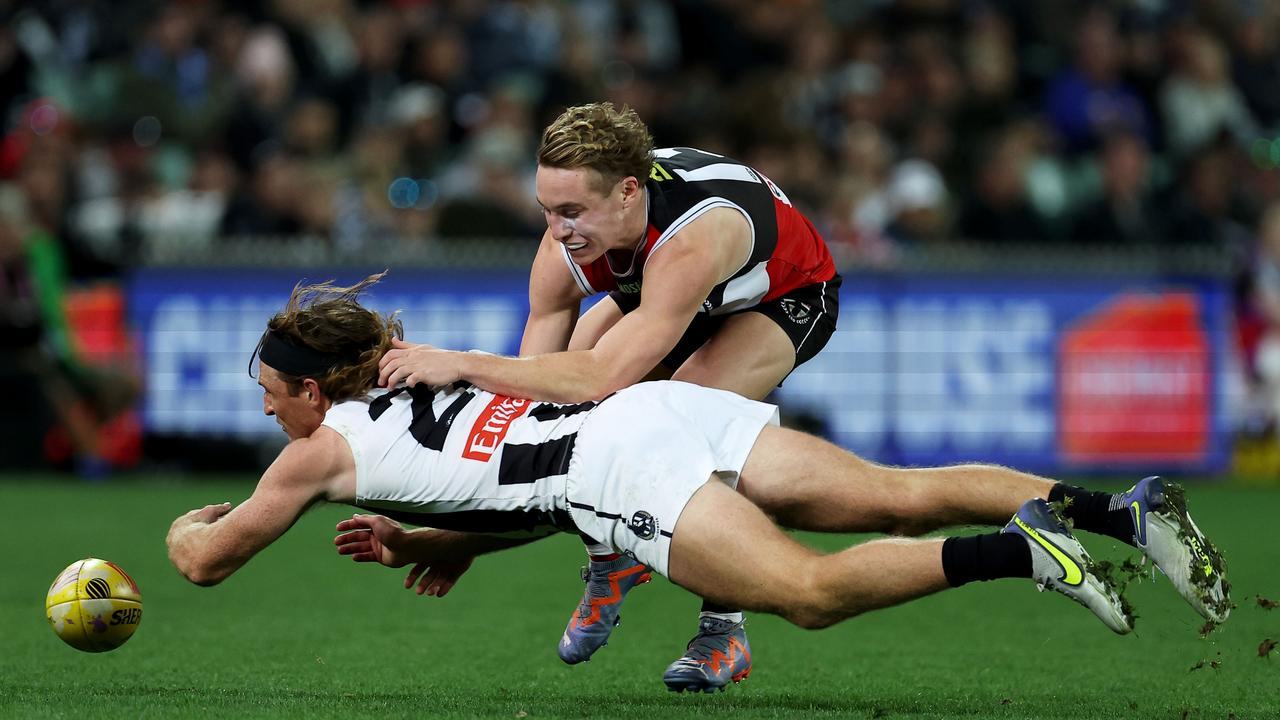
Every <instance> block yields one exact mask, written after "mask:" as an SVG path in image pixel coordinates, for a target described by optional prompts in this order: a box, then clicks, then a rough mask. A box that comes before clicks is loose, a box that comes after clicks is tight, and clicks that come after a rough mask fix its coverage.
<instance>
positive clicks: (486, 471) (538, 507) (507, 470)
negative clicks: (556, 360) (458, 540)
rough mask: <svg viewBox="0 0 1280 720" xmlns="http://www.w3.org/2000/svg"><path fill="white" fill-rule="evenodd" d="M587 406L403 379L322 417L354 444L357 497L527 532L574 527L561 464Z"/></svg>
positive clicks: (443, 519) (381, 508)
mask: <svg viewBox="0 0 1280 720" xmlns="http://www.w3.org/2000/svg"><path fill="white" fill-rule="evenodd" d="M593 406H594V403H582V404H580V405H557V404H554V403H540V402H535V401H531V400H525V399H522V398H509V397H506V396H502V395H494V394H493V393H489V392H485V391H483V390H480V389H478V388H475V387H473V386H471V385H469V384H467V383H456V384H454V385H453V386H450V387H449V388H445V389H442V390H440V391H437V392H433V391H431V390H430V389H428V388H427V387H426V386H423V385H418V386H414V387H406V386H400V387H397V388H395V389H393V390H375V391H374V392H372V393H370V395H369V396H367V397H366V398H364V399H361V400H352V401H347V402H343V403H338V404H337V405H334V406H333V407H332V408H330V410H329V412H328V414H327V415H326V416H325V420H324V424H325V425H327V426H329V427H331V428H333V429H334V430H336V431H337V432H338V433H339V434H341V435H343V437H345V438H346V440H347V443H348V445H349V446H350V448H351V452H352V455H353V457H354V459H355V466H356V500H355V503H354V504H355V505H357V506H359V507H362V508H367V509H370V510H376V511H378V512H381V513H383V514H385V515H388V516H390V517H394V518H397V519H400V520H405V521H407V522H411V523H414V524H418V525H431V526H432V527H439V528H447V529H455V530H465V531H471V532H491V533H499V532H503V533H505V532H517V531H525V532H530V531H542V530H546V529H566V528H571V527H572V525H571V524H569V523H567V522H565V521H564V518H565V516H564V514H563V507H562V504H563V498H564V483H565V473H566V472H567V471H568V467H569V458H570V457H571V455H572V451H573V444H574V441H575V439H576V437H577V430H578V428H579V427H580V426H581V424H582V421H583V420H584V419H585V418H586V416H587V412H586V411H587V410H589V409H590V408H591V407H593Z"/></svg>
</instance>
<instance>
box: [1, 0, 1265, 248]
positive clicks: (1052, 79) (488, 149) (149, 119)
mask: <svg viewBox="0 0 1280 720" xmlns="http://www.w3.org/2000/svg"><path fill="white" fill-rule="evenodd" d="M1277 89H1280V5H1277V4H1275V3H1268V2H1262V1H1260V0H1200V1H1198V2H1197V1H1195V0H1115V1H1114V2H1083V3H1061V2H1027V1H1024V0H896V1H894V0H779V1H777V2H755V1H753V0H644V1H642V0H386V1H383V2H371V1H368V0H365V1H360V0H266V1H265V2H243V1H238V0H222V1H218V0H168V1H167V2H166V1H164V0H152V1H149V2H140V1H133V2H119V3H98V2H90V1H89V0H43V1H37V2H15V1H14V0H9V2H0V100H2V101H3V102H4V110H5V115H4V119H5V126H4V129H5V133H6V134H5V137H4V141H3V146H2V147H0V182H3V183H13V184H16V185H17V186H18V187H19V188H20V189H21V190H22V192H23V194H24V195H25V198H26V205H27V210H28V212H29V214H30V215H31V216H32V217H34V218H35V219H36V221H38V222H39V223H40V224H41V225H42V226H44V227H45V228H46V229H48V230H49V231H50V232H53V233H54V234H56V235H58V236H59V237H61V238H64V242H65V243H67V244H68V247H69V249H70V250H72V251H73V252H72V259H73V261H74V268H73V269H74V271H75V272H76V273H93V272H96V271H105V270H109V269H110V268H111V267H119V266H128V265H129V264H130V263H131V262H134V261H135V260H136V259H137V257H138V254H139V252H140V251H141V250H143V249H145V248H146V247H147V246H148V245H154V244H166V243H167V244H177V245H179V246H183V244H195V245H208V244H209V243H216V242H217V238H220V237H226V236H236V235H276V236H291V235H311V236H314V237H320V238H323V239H325V240H326V241H327V242H329V243H331V244H332V246H333V247H335V248H337V249H341V250H345V251H350V252H362V251H366V250H368V249H370V248H387V247H389V248H391V249H392V250H394V248H395V247H396V246H397V244H403V243H416V242H424V241H429V240H435V239H441V238H445V239H448V238H465V237H477V236H512V237H519V236H530V237H532V236H536V235H537V234H538V233H539V232H540V216H539V214H538V212H537V206H536V203H535V201H534V198H533V193H532V192H531V182H530V178H531V174H532V171H533V155H534V149H535V147H536V144H537V141H538V136H539V132H540V130H541V128H542V127H543V126H544V125H545V124H546V123H547V122H548V121H549V120H550V119H551V118H553V117H554V116H555V115H556V114H557V113H558V112H559V111H560V110H561V109H563V108H564V107H565V106H567V105H570V104H575V103H579V102H585V101H594V100H599V99H609V100H612V101H614V102H615V103H619V104H626V105H630V106H631V107H633V108H635V109H636V110H637V111H638V112H639V113H640V115H641V116H642V117H643V118H645V119H646V120H647V122H649V123H650V125H651V127H652V129H653V132H654V135H655V137H656V139H657V142H658V144H659V145H693V146H696V147H700V148H703V149H707V150H712V151H720V152H724V153H727V154H730V155H733V156H735V157H739V158H740V159H743V160H745V161H747V162H749V163H752V164H754V165H755V166H757V167H758V168H759V169H761V170H762V171H764V172H765V174H767V175H769V176H770V177H771V178H772V179H774V180H775V182H777V183H778V184H779V185H781V186H782V187H784V188H786V190H787V192H788V194H789V195H790V196H791V197H792V198H793V199H795V200H796V201H797V202H798V204H800V205H801V206H802V207H803V208H804V209H805V210H806V211H807V212H808V213H809V214H810V216H811V217H812V218H813V219H814V221H815V223H816V224H818V226H819V227H820V228H822V229H823V230H824V231H825V234H826V235H827V237H828V239H829V240H830V241H831V242H832V243H833V244H834V245H837V246H840V247H842V248H843V249H845V250H846V251H848V252H846V253H845V255H844V257H852V258H855V259H857V260H861V261H865V262H868V263H872V264H885V263H892V262H893V258H894V257H895V252H896V251H897V249H899V248H902V247H910V246H912V245H918V244H922V243H945V242H948V241H950V240H953V239H965V240H972V241H977V242H985V243H1043V242H1054V243H1071V244H1089V245H1100V246H1106V245H1115V244H1160V243H1170V244H1180V245H1203V246H1207V247H1221V248H1223V249H1224V250H1226V251H1228V252H1233V253H1247V252H1250V251H1251V248H1252V246H1253V243H1252V234H1253V233H1252V231H1251V229H1252V228H1254V227H1256V222H1257V220H1258V219H1259V218H1260V217H1261V216H1262V214H1263V211H1264V209H1265V208H1266V206H1267V205H1268V204H1269V203H1271V202H1273V201H1274V200H1275V199H1276V198H1277V197H1280V182H1278V181H1277V178H1278V177H1280V175H1278V174H1277V172H1276V167H1277V165H1278V164H1280V139H1278V138H1277V137H1276V136H1277V135H1280V92H1277Z"/></svg>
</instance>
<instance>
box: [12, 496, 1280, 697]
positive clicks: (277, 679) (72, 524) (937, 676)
mask: <svg viewBox="0 0 1280 720" xmlns="http://www.w3.org/2000/svg"><path fill="white" fill-rule="evenodd" d="M250 489H251V485H250V484H249V483H248V482H247V481H244V480H228V479H224V480H211V479H207V478H198V479H191V480H188V481H179V480H177V479H176V478H171V479H167V480H163V481H162V480H157V479H150V480H125V481H112V482H109V483H105V484H100V485H86V484H82V483H80V482H78V481H74V480H68V479H63V478H56V477H47V478H26V479H24V478H16V477H8V478H0V498H3V499H4V508H5V509H6V511H7V512H8V513H9V514H10V519H9V521H8V522H7V528H8V530H7V532H6V533H5V538H6V543H5V545H6V547H7V550H8V553H7V554H8V562H7V563H6V567H5V570H4V572H3V573H2V574H0V619H2V621H3V624H2V625H0V627H3V634H2V635H0V718H24V717H75V718H84V717H98V716H102V717H130V718H132V717H164V718H169V717H184V718H185V717H218V718H225V717H235V718H240V717H290V718H293V717H408V716H413V717H449V718H453V717H459V718H460V717H497V718H523V717H529V718H576V717H609V718H630V717H641V718H682V717H689V718H693V717H706V716H707V715H709V714H711V713H716V714H719V713H726V714H732V716H733V717H734V718H735V719H736V718H756V717H776V718H802V717H803V718H823V717H854V718H899V717H900V718H952V717H964V718H987V717H992V718H1115V717H1134V718H1224V719H1225V718H1229V717H1236V718H1241V719H1244V718H1275V717H1280V705H1278V704H1277V703H1278V702H1280V701H1278V700H1277V698H1278V697H1280V650H1277V651H1276V652H1275V653H1272V657H1269V658H1261V657H1259V656H1258V649H1259V644H1260V643H1262V642H1263V640H1264V639H1267V638H1272V639H1280V610H1274V611H1267V610H1264V609H1262V608H1260V607H1259V605H1258V603H1257V601H1256V599H1255V596H1257V595H1262V596H1264V597H1267V598H1274V599H1280V577H1278V576H1277V573H1276V560H1277V558H1278V557H1280V552H1278V551H1277V546H1276V543H1275V541H1274V536H1272V535H1271V534H1270V532H1269V531H1270V529H1271V528H1273V527H1274V523H1275V518H1276V516H1277V514H1278V513H1280V491H1276V490H1266V489H1248V488H1239V487H1230V486H1219V485H1209V484H1206V485H1195V486H1194V487H1192V489H1191V491H1190V498H1191V502H1192V509H1193V512H1194V514H1195V515H1196V518H1197V521H1198V522H1199V524H1200V525H1201V526H1202V527H1203V528H1204V529H1205V530H1206V532H1208V533H1209V535H1210V537H1212V538H1213V539H1214V540H1215V541H1216V542H1217V543H1218V545H1219V546H1220V547H1221V548H1222V549H1223V551H1224V552H1225V553H1226V555H1227V558H1228V561H1229V563H1230V577H1231V580H1232V581H1233V583H1234V587H1235V590H1234V598H1235V600H1236V602H1237V603H1239V607H1238V608H1237V609H1236V611H1235V612H1234V614H1233V615H1232V617H1231V619H1230V620H1229V621H1228V622H1227V623H1226V624H1225V625H1224V626H1223V627H1221V628H1220V629H1218V630H1217V631H1216V632H1213V633H1212V634H1210V635H1209V637H1208V638H1207V639H1202V638H1201V637H1200V635H1199V629H1200V626H1201V623H1200V621H1199V620H1198V619H1197V616H1196V615H1195V614H1194V613H1193V612H1192V611H1191V609H1190V608H1188V607H1187V606H1186V605H1185V604H1184V603H1183V602H1182V600H1181V599H1180V598H1178V597H1177V596H1176V595H1175V594H1174V592H1173V591H1172V589H1171V588H1170V587H1169V586H1168V585H1167V584H1166V583H1165V582H1164V580H1163V578H1160V579H1158V580H1155V581H1154V582H1153V581H1150V580H1147V581H1144V582H1142V583H1140V584H1137V585H1135V586H1131V587H1130V590H1129V592H1128V595H1129V597H1130V599H1131V600H1132V602H1133V604H1134V605H1135V607H1136V609H1137V612H1138V613H1139V615H1140V619H1139V620H1138V624H1137V629H1136V631H1135V633H1134V634H1133V635H1131V636H1127V637H1118V636H1115V635H1112V634H1111V633H1110V632H1108V631H1107V630H1106V629H1105V628H1104V627H1103V626H1102V625H1101V623H1099V622H1098V621H1097V620H1095V619H1094V618H1093V616H1092V615H1090V614H1089V613H1088V612H1087V611H1086V610H1084V609H1083V608H1081V607H1079V606H1077V605H1075V604H1073V603H1071V602H1070V601H1069V600H1067V599H1066V598H1064V597H1061V596H1059V595H1056V594H1053V593H1046V594H1038V593H1036V592H1035V589H1034V586H1032V585H1031V584H1030V583H1029V582H1023V581H1014V580H1004V581H997V582H994V583H986V584H982V585H980V586H969V587H965V588H961V589H959V590H955V591H950V592H947V593H942V594H940V595H937V596H934V597H930V598H926V599H924V600H921V601H918V602H915V603H912V604H910V605H908V606H906V607H901V608H895V609H891V610H886V611H880V612H876V613H873V614H870V615H867V616H864V617H861V618H856V619H854V620H851V621H848V622H845V623H843V624H841V625H838V626H836V627H834V628H831V629H828V630H823V631H820V632H808V631H803V630H799V629H796V628H794V627H791V626H789V625H787V624H786V623H784V622H782V621H780V620H778V619H776V618H772V617H764V616H753V617H752V618H751V620H750V621H749V628H750V638H751V643H752V650H753V653H754V658H755V669H754V672H753V675H752V676H751V678H749V679H748V680H747V681H746V682H744V683H742V684H741V685H739V686H735V687H731V688H730V689H729V691H728V692H725V693H723V694H715V695H691V694H683V695H676V694H674V693H669V692H667V691H666V689H665V687H664V686H663V685H662V682H661V674H662V671H663V669H664V668H665V666H666V664H667V663H668V662H670V661H671V660H672V659H674V658H675V656H676V655H677V654H678V652H677V651H678V650H681V649H683V647H684V643H685V642H686V641H687V639H688V637H689V635H690V634H691V633H692V631H693V629H694V624H695V616H696V610H697V606H698V603H697V601H696V600H695V599H694V598H692V597H690V596H688V595H687V594H685V593H684V592H683V591H681V590H680V589H678V588H676V587H674V586H672V585H670V584H668V583H666V582H665V581H664V580H660V579H659V580H657V581H655V582H654V583H652V584H650V585H648V586H644V587H641V588H639V589H638V590H636V591H635V592H634V593H633V594H632V595H631V596H630V598H629V600H628V603H627V607H626V609H625V611H624V613H623V618H624V622H623V624H622V625H621V626H620V627H619V628H618V630H617V631H616V633H615V635H614V638H613V641H612V642H611V643H610V645H609V647H607V648H605V649H604V650H602V651H601V652H600V653H599V654H598V655H597V656H596V658H595V659H594V660H592V661H591V662H590V663H587V664H584V665H581V666H577V667H567V666H565V665H562V664H561V662H560V661H559V659H557V657H556V654H555V644H556V642H557V640H558V639H559V636H560V633H561V631H562V629H563V627H564V623H565V621H566V620H567V618H568V614H569V612H570V610H571V609H572V607H573V605H574V602H575V601H576V599H577V597H578V595H579V593H580V592H581V587H582V586H581V581H580V580H578V577H577V569H578V566H579V565H580V564H581V561H582V557H581V549H580V547H579V546H578V544H577V543H576V541H575V540H574V539H572V538H569V537H557V538H552V539H549V540H545V541H543V542H540V543H536V544H534V545H531V546H527V547H524V548H521V549H519V550H516V551H513V552H509V553H506V554H505V555H494V556H489V557H486V558H483V559H482V560H481V561H480V562H478V563H477V564H476V566H475V567H473V568H472V570H471V572H470V573H469V574H468V575H467V576H465V577H464V578H463V580H462V582H460V583H459V585H458V587H457V588H456V589H455V590H454V591H453V593H451V594H450V595H449V596H448V597H445V598H442V599H436V598H424V597H417V596H415V595H413V594H412V593H409V592H407V591H405V590H402V589H401V588H400V583H401V580H402V577H403V576H402V573H401V571H398V570H395V571H393V570H386V569H383V568H377V567H370V566H367V565H355V564H354V563H351V562H350V561H349V560H347V559H346V558H340V557H339V556H338V555H337V554H336V553H334V552H333V549H332V537H333V535H334V533H333V532H332V529H333V525H334V523H335V522H336V521H337V520H338V519H340V518H341V517H343V516H344V515H346V514H347V513H349V512H350V511H349V510H348V509H347V508H345V507H340V506H326V507H322V508H319V509H318V510H315V511H313V512H311V513H309V514H308V515H306V516H305V517H304V518H303V519H302V520H301V521H299V523H298V524H297V526H295V527H294V528H293V529H292V530H291V531H290V532H289V533H288V534H287V535H286V536H285V537H284V538H282V539H281V540H280V541H279V542H278V543H277V544H276V545H274V546H273V547H271V548H269V549H268V550H267V551H266V552H264V553H263V554H262V555H260V556H259V557H257V558H255V559H254V560H253V561H252V562H251V563H250V564H249V565H248V566H247V567H246V568H244V569H243V570H241V571H240V572H239V573H238V574H237V575H235V576H234V577H232V578H231V579H230V580H228V581H227V582H225V583H224V584H223V585H221V586H218V587H215V588H199V587H195V586H193V585H189V584H187V583H186V582H185V581H184V580H182V578H181V577H180V576H179V575H178V574H177V572H176V571H174V570H173V569H172V568H171V567H170V565H169V563H168V560H167V558H166V556H165V548H164V536H165V532H166V530H167V529H168V526H169V522H170V521H171V520H172V518H173V517H175V516H176V515H178V514H180V513H182V512H184V511H186V510H188V509H190V508H193V507H196V506H199V505H203V504H205V503H209V502H218V501H222V500H232V501H239V500H240V499H242V498H244V497H245V496H246V495H247V494H248V492H249V490H250ZM800 539H802V540H804V541H805V542H810V543H813V544H816V545H819V546H821V547H826V548H836V547H839V546H841V545H842V544H844V543H848V542H850V541H851V538H847V537H830V536H828V537H819V536H809V535H805V536H801V538H800ZM1083 539H1084V542H1085V544H1086V545H1087V546H1088V547H1089V548H1090V550H1091V551H1092V552H1093V554H1094V555H1095V557H1106V558H1111V559H1117V560H1118V559H1120V558H1121V557H1123V556H1124V553H1123V552H1122V551H1121V549H1120V548H1119V547H1118V546H1117V543H1115V542H1113V541H1110V540H1108V539H1106V538H1099V537H1095V536H1086V537H1084V538H1083ZM90 556H96V557H102V558H107V559H110V560H114V561H115V562H117V563H119V564H120V565H122V566H123V567H124V568H125V569H126V570H128V571H129V572H130V573H131V574H132V575H133V577H134V578H135V579H136V580H137V581H138V583H139V585H141V587H142V592H143V598H144V606H145V610H144V616H143V622H142V624H141V626H140V628H139V630H138V633H137V635H136V636H134V638H133V639H132V640H131V641H130V642H129V643H128V644H127V645H125V646H124V647H123V648H121V649H119V650H116V651H114V652H111V653H104V654H98V655H92V654H86V653H81V652H77V651H75V650H73V649H71V648H70V647H68V646H66V645H64V644H63V643H62V642H61V641H59V640H58V638H57V637H56V636H54V634H53V633H52V631H51V630H50V629H49V628H48V626H47V624H46V622H45V620H44V615H43V608H42V603H43V599H44V594H45V591H46V589H47V588H48V585H49V583H50V582H51V581H52V580H53V577H54V576H55V575H56V574H57V573H58V571H60V570H61V569H62V568H63V567H64V566H66V565H67V564H68V563H70V562H72V561H74V560H76V559H79V558H82V557H90ZM1202 661H1203V667H1202V668H1201V669H1195V670H1193V669H1192V668H1193V667H1195V666H1197V665H1198V664H1200V663H1201V662H1202Z"/></svg>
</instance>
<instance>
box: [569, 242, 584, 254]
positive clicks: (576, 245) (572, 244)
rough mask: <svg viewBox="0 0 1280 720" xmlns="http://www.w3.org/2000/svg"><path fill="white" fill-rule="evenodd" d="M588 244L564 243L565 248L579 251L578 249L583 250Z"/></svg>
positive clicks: (570, 250)
mask: <svg viewBox="0 0 1280 720" xmlns="http://www.w3.org/2000/svg"><path fill="white" fill-rule="evenodd" d="M586 246H587V243H586V242H573V243H565V244H564V249H565V250H568V251H569V252H577V251H579V250H581V249H583V248H585V247H586Z"/></svg>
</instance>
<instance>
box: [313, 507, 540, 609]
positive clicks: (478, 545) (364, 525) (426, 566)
mask: <svg viewBox="0 0 1280 720" xmlns="http://www.w3.org/2000/svg"><path fill="white" fill-rule="evenodd" d="M337 529H338V532H339V533H341V534H340V535H338V536H337V537H335V538H334V539H333V543H334V544H335V545H337V546H338V554H339V555H350V556H351V559H352V560H354V561H356V562H376V563H381V564H382V565H385V566H387V567H392V568H398V567H404V566H405V565H408V564H409V563H414V567H413V569H411V570H410V571H409V574H408V576H407V577H405V580H404V586H405V587H406V588H410V587H413V586H414V584H415V583H416V584H417V592H418V594H419V595H422V594H426V595H434V596H436V597H444V595H445V594H446V593H448V592H449V590H451V589H452V588H453V586H454V585H455V584H457V582H458V578H459V577H460V576H461V575H462V574H463V573H464V572H466V571H467V568H469V567H471V562H472V560H474V559H475V558H476V556H478V555H483V554H485V553H491V552H497V551H499V550H506V549H509V548H513V547H518V546H520V545H525V544H527V543H531V542H533V541H534V540H541V539H542V538H544V537H549V536H550V534H551V533H548V534H546V535H533V536H528V537H519V538H508V537H500V536H496V535H482V534H478V533H464V532H455V531H452V530H436V529H432V528H418V529H416V530H405V529H404V528H403V527H401V525H400V523H398V522H396V521H394V520H391V519H390V518H386V517H383V516H381V515H360V514H357V515H353V516H351V519H349V520H343V521H342V522H340V523H338V527H337Z"/></svg>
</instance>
